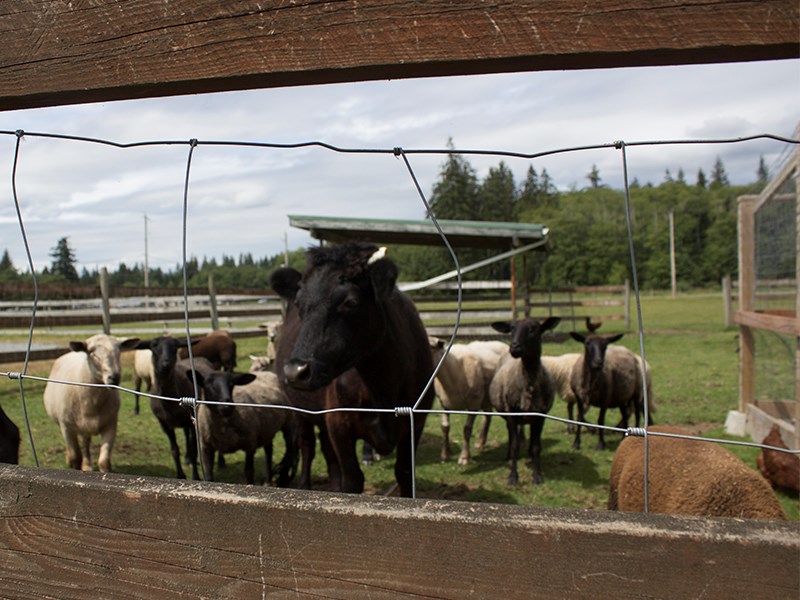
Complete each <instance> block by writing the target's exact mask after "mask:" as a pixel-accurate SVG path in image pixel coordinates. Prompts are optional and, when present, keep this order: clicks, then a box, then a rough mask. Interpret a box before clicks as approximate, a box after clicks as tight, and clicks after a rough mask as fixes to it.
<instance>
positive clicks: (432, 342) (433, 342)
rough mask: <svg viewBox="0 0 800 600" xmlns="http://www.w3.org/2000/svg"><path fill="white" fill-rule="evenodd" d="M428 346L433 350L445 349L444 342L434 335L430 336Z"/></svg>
mask: <svg viewBox="0 0 800 600" xmlns="http://www.w3.org/2000/svg"><path fill="white" fill-rule="evenodd" d="M428 345H429V346H430V347H431V348H432V349H435V348H444V340H443V339H440V338H438V337H434V336H432V335H429V336H428Z"/></svg>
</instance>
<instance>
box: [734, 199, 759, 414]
mask: <svg viewBox="0 0 800 600" xmlns="http://www.w3.org/2000/svg"><path fill="white" fill-rule="evenodd" d="M757 199H758V196H740V197H739V210H738V213H739V310H740V311H743V312H744V311H747V312H750V311H753V310H754V309H755V288H756V273H755V268H756V251H755V214H754V208H755V203H756V200H757ZM755 360H756V341H755V335H754V334H753V330H752V329H750V327H748V326H747V325H740V326H739V412H741V413H743V414H747V405H748V404H753V403H755V399H756V381H755V379H756V365H755Z"/></svg>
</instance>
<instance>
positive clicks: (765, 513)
mask: <svg viewBox="0 0 800 600" xmlns="http://www.w3.org/2000/svg"><path fill="white" fill-rule="evenodd" d="M558 324H559V319H558V318H556V317H551V318H548V319H544V320H537V319H532V318H526V319H522V320H519V321H512V322H498V323H495V324H493V327H494V328H495V329H496V330H497V331H498V332H500V333H502V334H505V335H506V336H508V343H506V342H505V341H491V342H488V341H487V342H472V343H469V344H453V345H452V346H451V348H450V350H449V352H448V353H447V354H446V355H444V346H445V344H444V343H443V342H442V341H441V340H438V339H435V338H431V339H430V345H431V351H432V353H433V357H434V361H435V363H438V362H439V361H440V360H441V364H440V366H439V371H438V373H437V377H436V380H435V389H436V395H437V396H438V398H439V401H440V403H441V405H442V408H443V409H445V410H450V411H483V412H486V413H489V412H490V411H494V412H495V413H496V414H499V415H500V416H501V417H503V418H504V419H505V421H506V424H507V429H508V460H509V465H510V473H509V477H508V482H509V484H510V485H516V484H517V483H518V481H519V474H518V470H517V460H518V458H519V455H520V446H521V445H522V443H523V442H524V440H525V434H524V427H525V425H529V426H530V435H529V437H528V440H529V445H528V454H529V456H530V457H531V459H532V463H533V481H534V484H541V483H542V482H543V481H544V477H543V469H542V462H543V460H542V452H541V450H542V448H541V434H542V428H543V425H544V421H545V417H544V416H543V415H545V414H546V413H548V412H549V411H550V409H551V408H552V406H553V403H554V398H555V396H556V395H558V396H559V397H560V398H561V399H562V400H563V401H565V402H566V403H567V405H568V411H569V417H570V420H572V419H573V408H577V414H578V419H577V421H578V422H586V412H587V411H588V410H589V408H590V407H592V406H594V407H596V408H598V410H599V419H598V425H603V424H604V419H605V416H606V412H607V411H608V410H609V409H617V410H619V411H620V413H621V421H620V423H619V425H618V426H619V427H622V428H627V427H628V421H629V418H630V417H631V416H634V418H635V424H636V426H637V427H638V426H639V425H640V422H641V418H642V416H643V415H645V414H646V415H647V416H648V421H649V422H648V425H650V424H651V423H652V418H651V417H652V414H653V412H654V411H655V405H654V403H653V395H652V389H651V374H650V366H649V365H648V364H646V363H643V361H642V360H641V359H640V357H639V356H638V355H636V354H634V353H633V352H631V351H630V350H627V349H626V348H624V347H622V346H618V345H615V344H614V342H616V341H617V340H618V339H619V338H620V337H621V335H617V336H601V335H598V334H597V333H596V332H595V329H596V327H593V326H592V325H591V324H590V323H587V325H588V326H589V332H588V333H587V334H586V335H581V334H577V333H573V337H574V338H575V339H576V340H578V341H580V342H581V343H582V344H583V346H584V352H583V353H571V354H564V355H562V356H558V357H548V356H542V335H543V334H544V333H545V332H546V331H548V330H552V329H553V328H555V327H556V326H557V325H558ZM277 335H278V329H277V328H275V326H274V324H271V325H270V328H269V340H270V342H269V347H268V352H267V355H266V356H262V357H252V356H251V359H252V361H253V366H252V368H251V372H249V373H235V372H234V371H233V368H234V366H235V364H236V345H235V342H234V340H233V339H232V337H231V336H230V335H229V334H228V333H227V332H225V331H224V330H218V331H215V332H212V333H211V334H209V335H207V336H205V337H203V338H200V339H198V340H194V341H193V342H194V343H193V344H192V345H191V355H190V352H189V350H190V347H189V344H188V342H187V341H186V340H185V339H183V340H181V339H176V338H172V337H170V336H161V337H158V338H155V339H152V340H147V341H143V340H139V339H136V338H132V339H126V340H117V339H116V338H114V337H112V336H109V335H104V334H98V335H94V336H92V337H90V338H89V339H87V340H86V341H85V342H72V343H71V344H70V350H71V351H70V352H67V353H66V354H64V355H62V356H61V357H59V358H58V359H57V360H56V361H55V362H54V364H53V366H52V370H51V373H50V377H49V381H48V383H47V385H46V387H45V390H44V405H45V408H46V411H47V414H48V415H49V416H50V417H51V418H52V419H53V420H54V421H55V422H56V423H57V424H58V426H59V427H60V429H61V433H62V435H63V438H64V441H65V445H66V459H67V464H68V465H69V466H70V467H72V468H75V469H83V470H91V469H92V459H91V455H90V440H91V437H92V436H96V435H99V436H100V455H99V458H98V466H99V469H100V471H102V472H109V471H111V453H112V448H113V445H114V440H115V436H116V430H117V418H118V413H119V408H120V397H119V391H118V387H117V386H119V383H120V379H121V377H120V352H121V351H123V350H133V349H135V350H136V353H135V358H134V377H133V379H134V385H135V387H136V390H137V391H139V389H140V387H141V386H142V385H144V386H145V389H146V390H147V391H148V392H150V393H152V394H153V395H154V396H165V397H171V398H178V399H181V400H180V401H179V402H176V401H170V400H164V399H161V398H158V397H151V408H152V411H153V413H154V414H155V416H156V417H157V419H158V421H159V424H160V426H161V428H162V429H163V431H164V433H165V434H166V436H167V438H168V440H169V444H170V451H171V454H172V458H173V461H174V465H175V470H176V475H177V477H179V478H184V477H185V473H184V471H183V468H182V466H181V463H182V457H181V455H180V451H179V446H178V443H177V439H176V430H178V429H182V430H183V431H184V438H185V444H186V456H187V459H188V462H189V464H190V465H191V469H192V477H194V478H196V479H199V478H200V473H199V471H198V455H197V448H198V444H197V440H196V438H195V431H199V435H200V444H199V446H200V448H201V452H202V454H201V456H200V457H199V460H200V463H199V464H200V466H201V467H202V473H203V476H204V477H205V478H206V479H208V480H213V473H214V464H215V458H216V460H217V461H218V462H219V463H220V464H224V455H225V454H228V453H232V452H236V451H239V450H242V451H244V452H245V478H246V480H247V482H248V483H251V484H252V483H254V482H255V480H256V478H255V474H254V472H253V471H254V456H255V453H256V452H257V451H258V449H259V448H263V449H264V451H265V456H266V460H265V468H266V473H265V477H264V481H265V482H272V481H273V479H274V480H275V482H276V484H277V485H279V486H286V485H289V484H290V483H291V481H292V479H293V478H294V476H295V473H296V469H297V464H298V456H297V443H296V436H297V432H296V429H295V427H294V416H293V412H292V411H289V410H284V409H281V408H274V407H275V406H280V405H285V404H287V398H286V396H285V395H284V393H283V392H282V390H281V388H280V386H279V384H278V378H277V376H276V375H275V373H273V372H272V371H271V370H269V369H270V366H271V363H272V360H273V358H274V354H273V352H274V351H273V344H274V340H275V337H276V336H277ZM443 355H444V357H443ZM442 357H443V358H442ZM192 365H194V368H192ZM67 381H68V382H72V383H78V384H80V385H67V384H65V383H60V382H67ZM195 389H198V390H201V392H200V394H199V396H198V397H199V398H202V399H203V400H204V402H203V403H201V404H199V405H195V404H194V403H193V402H192V400H191V399H192V398H193V397H195V394H194V390H195ZM138 403H139V401H138V396H137V397H136V409H135V410H136V411H137V412H138V408H139V407H138ZM645 404H647V410H646V411H645ZM237 405H238V406H237ZM257 405H269V407H265V408H261V407H258V406H257ZM195 409H196V413H195ZM526 413H534V414H526ZM195 414H196V415H197V420H198V422H197V429H195V426H194V423H193V421H192V419H193V416H194V415H195ZM476 416H477V415H475V414H472V415H468V417H467V419H466V422H465V425H464V432H463V443H462V447H461V452H460V454H459V457H458V462H459V464H467V463H468V462H469V461H470V460H471V455H470V443H471V437H472V428H473V425H474V421H475V418H476ZM489 419H490V417H489V416H488V414H487V415H485V416H484V422H483V425H482V428H481V432H480V435H479V437H478V441H477V443H476V444H475V447H476V448H477V449H480V448H482V447H483V445H484V444H485V442H486V435H487V432H488V425H489ZM8 423H10V420H9V419H8V418H7V417H6V415H5V414H4V413H2V411H1V410H0V452H2V455H0V460H4V461H6V462H16V460H15V457H14V456H12V454H13V452H12V450H10V449H8V450H6V448H8V447H9V440H10V439H12V438H14V436H16V444H17V446H18V443H19V432H18V430H17V431H16V433H14V431H13V430H10V429H8V427H9V425H8ZM10 427H14V426H13V423H11V424H10ZM570 427H571V429H572V431H574V436H575V437H574V442H573V447H574V448H576V449H577V448H579V447H580V429H581V428H580V426H576V425H574V424H571V425H570ZM449 428H450V425H449V417H448V415H447V414H446V413H445V414H443V415H442V451H441V459H442V461H446V460H448V459H449V458H450V437H449ZM278 432H281V433H282V435H283V438H284V440H285V446H286V449H287V450H286V454H285V456H284V457H283V459H282V460H281V461H280V463H279V464H278V465H277V468H275V469H273V459H272V441H273V438H274V436H275V435H277V434H278ZM648 432H653V433H662V434H666V436H670V435H679V434H683V433H686V432H684V431H682V430H680V429H678V428H674V427H668V426H661V427H659V426H651V427H648ZM597 438H598V448H600V449H603V448H604V447H605V443H604V437H603V429H602V428H599V429H598V436H597ZM14 452H15V450H14ZM643 452H644V442H643V440H642V439H641V438H640V437H633V436H631V437H626V438H625V439H624V440H623V441H622V442H621V444H620V445H619V448H618V449H617V451H616V453H615V456H614V460H613V464H612V470H611V478H610V491H609V499H608V508H609V509H613V510H624V511H643V510H645V494H644V489H643V487H644V486H643V482H644V472H643V469H644V457H643ZM774 454H776V453H772V455H762V457H760V458H759V461H760V463H759V465H760V466H762V472H764V470H765V468H764V467H763V463H764V460H765V459H764V456H770V457H772V456H773V455H774ZM783 458H784V457H781V459H783ZM788 459H789V460H792V459H794V460H796V461H797V462H798V463H800V459H797V457H795V456H788ZM544 462H545V464H546V459H545V461H544ZM792 464H793V463H790V466H789V471H790V472H791V470H792ZM794 469H795V471H797V472H798V473H800V467H798V466H797V465H794ZM649 498H650V500H649V510H651V511H653V512H664V513H673V514H692V515H706V516H733V517H748V518H766V519H785V518H786V517H785V514H784V512H783V509H782V508H781V506H780V503H779V502H778V500H777V497H776V496H775V494H774V492H773V490H772V487H771V485H770V483H768V482H767V480H766V479H765V478H764V477H762V476H761V475H759V474H758V473H757V472H756V471H755V470H753V469H750V468H749V467H747V466H746V465H745V464H744V463H743V462H742V461H741V460H739V459H738V458H737V457H735V455H733V454H732V453H731V452H729V451H728V450H726V449H724V448H722V447H721V446H719V445H717V444H709V443H702V442H697V441H688V440H685V439H681V438H679V437H675V438H672V439H667V437H662V436H650V444H649Z"/></svg>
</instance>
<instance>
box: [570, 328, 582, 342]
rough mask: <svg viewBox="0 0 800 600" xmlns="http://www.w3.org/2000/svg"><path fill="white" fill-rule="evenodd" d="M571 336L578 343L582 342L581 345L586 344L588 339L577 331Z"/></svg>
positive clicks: (571, 332) (571, 333)
mask: <svg viewBox="0 0 800 600" xmlns="http://www.w3.org/2000/svg"><path fill="white" fill-rule="evenodd" d="M569 334H570V335H571V336H572V339H573V340H575V341H576V342H580V343H581V344H583V343H585V342H586V338H585V337H583V336H582V335H581V334H580V333H578V332H577V331H570V332H569Z"/></svg>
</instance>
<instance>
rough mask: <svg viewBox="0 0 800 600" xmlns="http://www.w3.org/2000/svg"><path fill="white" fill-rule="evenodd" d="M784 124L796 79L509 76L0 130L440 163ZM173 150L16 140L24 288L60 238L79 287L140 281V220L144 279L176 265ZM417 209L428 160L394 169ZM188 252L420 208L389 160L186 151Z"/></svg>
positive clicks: (2, 226)
mask: <svg viewBox="0 0 800 600" xmlns="http://www.w3.org/2000/svg"><path fill="white" fill-rule="evenodd" d="M798 122H800V61H796V60H791V61H774V62H755V63H739V64H727V65H704V66H681V67H657V68H629V69H609V70H592V71H565V72H541V73H516V74H506V75H483V76H471V77H449V78H434V79H417V80H397V81H379V82H369V83H356V84H337V85H326V86H309V87H297V88H284V89H272V90H254V91H246V92H230V93H223V94H207V95H196V96H184V97H175V98H161V99H151V100H136V101H126V102H108V103H101V104H90V105H81V106H69V107H58V108H46V109H35V110H26V111H12V112H1V113H0V130H4V131H15V130H19V129H22V130H25V131H29V132H46V133H56V134H67V135H78V136H87V137H93V138H103V139H108V140H112V141H115V142H121V143H128V142H137V141H149V140H189V139H192V138H196V139H198V140H200V141H201V142H202V141H203V140H206V141H208V140H230V141H251V142H277V143H297V142H306V141H312V140H319V141H322V142H326V143H329V144H333V145H335V146H340V147H346V148H375V149H390V148H394V147H397V146H400V147H403V148H408V149H422V148H425V149H427V148H445V147H446V145H447V141H448V139H449V138H452V140H453V143H454V145H455V147H456V148H457V149H480V150H497V151H514V152H524V153H538V152H546V151H551V150H558V149H561V148H571V147H575V146H586V145H596V144H608V143H611V142H614V141H616V140H624V141H626V142H629V143H630V142H636V141H646V140H647V141H649V140H681V139H718V138H738V137H744V136H750V135H755V134H762V133H770V134H776V135H780V136H785V137H792V136H793V135H794V132H795V128H796V127H797V125H798ZM15 143H16V138H15V136H13V135H0V252H2V250H3V249H6V248H7V249H8V250H9V252H10V254H11V258H12V260H13V261H14V264H15V266H16V267H17V268H18V269H21V270H24V268H25V267H27V259H26V257H25V254H24V246H23V242H22V237H21V234H20V227H19V224H18V221H17V215H16V210H15V208H14V202H13V196H12V192H11V189H12V186H11V181H12V177H11V173H12V161H13V157H14V146H15ZM786 151H787V145H786V144H782V143H778V142H774V141H763V140H762V141H752V142H746V143H738V144H702V145H674V146H673V145H669V146H655V147H644V148H638V147H637V148H629V149H628V150H627V153H628V167H629V175H630V177H631V178H634V177H635V178H637V179H638V180H639V181H640V182H641V183H646V182H652V183H654V184H658V183H660V182H661V181H663V179H664V175H665V172H666V170H667V169H669V170H670V172H671V173H672V174H673V175H676V174H677V172H678V170H679V169H681V168H682V169H683V170H684V171H685V173H686V178H687V180H688V181H689V182H690V183H694V181H695V180H696V176H697V169H698V168H702V169H703V170H704V171H705V173H706V174H707V175H708V174H709V173H710V172H711V169H712V166H713V164H714V162H715V160H716V158H717V157H718V156H719V157H720V158H721V159H722V161H723V163H724V165H725V168H726V171H727V173H728V176H729V178H730V180H731V182H732V183H735V184H744V183H749V182H752V181H753V180H754V179H755V172H756V169H757V167H758V162H759V157H761V156H763V157H764V159H765V161H766V163H767V165H768V166H769V167H773V166H775V165H776V164H778V161H779V159H780V157H781V155H782V154H783V155H784V156H785V153H786ZM188 152H189V149H188V145H186V144H177V145H170V146H163V147H162V146H159V147H143V148H136V149H116V148H113V147H109V146H101V145H96V144H90V143H86V142H75V141H60V140H51V139H43V138H37V137H26V138H24V140H23V142H22V144H21V150H20V157H19V166H18V169H17V178H16V182H17V191H18V196H19V202H20V208H21V212H22V216H23V220H24V225H25V229H26V233H27V235H28V239H29V243H30V246H31V250H32V254H33V261H34V266H35V268H36V269H37V270H39V269H41V268H42V267H44V266H47V265H49V263H50V257H49V253H50V250H51V249H52V248H53V247H54V246H55V244H56V242H57V240H58V239H59V238H61V237H65V236H66V237H68V238H69V241H70V245H71V246H72V248H73V249H74V250H75V252H76V257H77V261H78V266H79V269H80V268H82V267H87V268H90V269H91V268H95V267H101V266H104V265H105V266H108V267H109V268H112V269H113V268H116V267H117V265H118V263H120V262H125V263H127V264H129V265H132V264H133V263H143V262H144V256H145V246H144V216H145V215H147V218H148V220H149V224H148V234H149V235H148V239H149V262H150V265H151V267H154V266H156V267H162V268H173V267H174V266H175V265H176V264H178V263H179V261H180V259H181V236H182V233H181V222H182V214H183V185H184V178H185V173H186V163H187V157H188ZM467 160H468V161H469V162H470V164H471V165H472V166H473V167H474V168H475V169H476V170H477V172H478V175H479V177H481V178H482V177H483V176H484V175H485V174H486V172H487V170H488V169H489V167H491V166H496V165H497V164H498V163H499V162H500V160H504V161H505V162H506V163H507V164H508V165H509V166H510V167H511V169H512V170H513V172H514V174H515V178H516V181H517V182H521V181H522V180H523V178H524V176H525V173H526V171H527V169H528V166H529V165H530V164H533V166H534V168H535V169H536V170H537V172H541V171H542V169H547V171H548V173H549V174H550V176H551V178H552V179H553V180H554V182H555V183H556V185H557V186H558V187H559V188H561V189H569V188H570V187H573V186H574V187H577V188H582V187H585V186H586V185H588V180H587V179H586V175H587V173H589V171H590V170H591V168H592V165H597V168H598V170H599V173H600V177H601V180H602V183H604V184H606V185H609V186H611V187H614V188H620V189H621V188H622V187H623V179H622V163H621V153H620V152H619V151H618V150H614V149H603V150H592V151H581V152H570V153H565V154H557V155H554V156H549V157H545V158H541V159H536V160H534V161H532V163H531V161H528V160H522V159H514V158H511V159H509V158H501V157H497V156H493V157H488V158H483V157H474V156H468V157H467ZM409 161H410V163H411V166H412V168H413V170H414V173H415V175H416V176H417V178H418V180H419V183H420V185H421V187H422V189H423V191H424V192H425V193H426V194H429V193H430V191H431V188H432V186H433V184H434V183H435V181H436V179H437V177H438V174H439V170H440V168H441V165H442V164H443V162H444V161H445V156H444V155H432V156H426V155H410V156H409ZM188 198H189V209H188V248H189V253H190V254H191V255H195V256H197V257H198V258H202V257H203V256H207V257H212V256H213V257H216V258H218V259H219V258H220V257H221V256H222V255H223V254H226V255H232V256H234V257H237V258H238V256H239V255H240V253H243V252H250V253H252V254H253V255H254V257H256V258H260V257H262V256H269V255H274V254H276V253H279V252H281V251H282V250H283V246H284V236H285V235H287V236H288V245H289V247H290V248H292V249H293V248H297V247H304V246H307V245H310V244H311V243H313V242H312V240H311V238H310V237H309V236H308V234H307V233H306V232H304V231H301V230H295V229H291V228H290V227H289V224H288V218H287V214H299V215H326V216H347V217H356V216H357V217H368V218H387V219H422V218H424V207H423V206H422V203H421V200H420V198H419V195H418V194H417V192H416V190H415V188H414V184H413V181H412V179H411V177H410V175H409V173H408V171H407V169H406V167H405V165H404V163H403V162H402V161H401V160H398V159H397V158H395V157H394V156H392V155H387V154H374V155H373V154H337V153H333V152H331V151H329V150H325V149H321V148H303V149H290V150H275V149H263V148H238V147H219V146H213V147H212V146H203V145H200V146H198V147H197V148H196V149H195V151H194V156H193V158H192V167H191V178H190V184H189V195H188Z"/></svg>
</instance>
